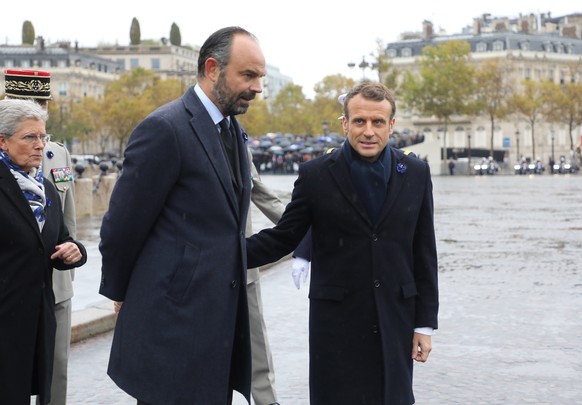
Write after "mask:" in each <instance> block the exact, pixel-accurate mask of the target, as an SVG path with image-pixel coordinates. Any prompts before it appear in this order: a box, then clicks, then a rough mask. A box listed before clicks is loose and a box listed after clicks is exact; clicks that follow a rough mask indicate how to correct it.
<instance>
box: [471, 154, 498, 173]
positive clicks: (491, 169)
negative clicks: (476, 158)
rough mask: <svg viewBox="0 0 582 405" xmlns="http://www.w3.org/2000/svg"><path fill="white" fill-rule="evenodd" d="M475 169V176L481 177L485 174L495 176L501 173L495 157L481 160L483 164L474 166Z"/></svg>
mask: <svg viewBox="0 0 582 405" xmlns="http://www.w3.org/2000/svg"><path fill="white" fill-rule="evenodd" d="M473 169H474V170H475V174H476V175H479V176H482V175H484V174H488V175H493V174H495V173H497V172H498V171H499V166H498V165H497V162H495V160H493V157H492V156H489V159H486V158H483V159H481V162H480V163H478V164H476V165H474V166H473Z"/></svg>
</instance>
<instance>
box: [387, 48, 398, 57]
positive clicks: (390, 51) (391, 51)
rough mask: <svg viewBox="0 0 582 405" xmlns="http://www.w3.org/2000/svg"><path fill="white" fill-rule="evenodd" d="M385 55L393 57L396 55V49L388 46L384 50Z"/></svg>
mask: <svg viewBox="0 0 582 405" xmlns="http://www.w3.org/2000/svg"><path fill="white" fill-rule="evenodd" d="M386 55H388V57H390V58H395V57H396V49H393V48H390V49H388V50H387V51H386Z"/></svg>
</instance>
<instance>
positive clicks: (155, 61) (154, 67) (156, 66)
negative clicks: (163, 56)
mask: <svg viewBox="0 0 582 405" xmlns="http://www.w3.org/2000/svg"><path fill="white" fill-rule="evenodd" d="M152 70H160V58H152Z"/></svg>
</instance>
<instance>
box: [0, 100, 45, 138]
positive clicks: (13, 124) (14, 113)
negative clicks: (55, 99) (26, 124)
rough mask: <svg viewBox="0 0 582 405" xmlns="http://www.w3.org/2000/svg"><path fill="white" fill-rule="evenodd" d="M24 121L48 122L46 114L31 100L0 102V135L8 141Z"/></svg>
mask: <svg viewBox="0 0 582 405" xmlns="http://www.w3.org/2000/svg"><path fill="white" fill-rule="evenodd" d="M25 120H37V121H44V122H45V123H46V122H47V120H48V112H47V111H46V110H45V109H44V108H42V106H40V105H38V104H37V103H35V102H34V101H33V100H21V99H8V98H7V99H4V100H0V134H2V135H4V138H5V139H9V138H10V137H11V136H12V135H13V134H14V133H15V132H16V131H18V128H19V127H20V124H21V123H22V121H25Z"/></svg>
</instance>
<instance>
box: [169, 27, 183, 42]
mask: <svg viewBox="0 0 582 405" xmlns="http://www.w3.org/2000/svg"><path fill="white" fill-rule="evenodd" d="M170 43H171V44H172V45H176V46H181V45H182V34H180V28H179V27H178V25H177V24H176V23H172V28H170Z"/></svg>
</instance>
